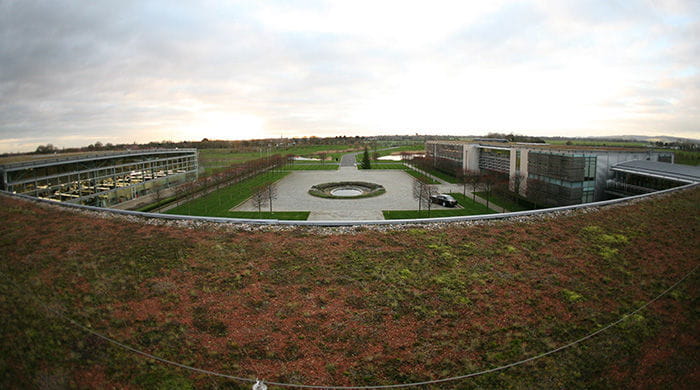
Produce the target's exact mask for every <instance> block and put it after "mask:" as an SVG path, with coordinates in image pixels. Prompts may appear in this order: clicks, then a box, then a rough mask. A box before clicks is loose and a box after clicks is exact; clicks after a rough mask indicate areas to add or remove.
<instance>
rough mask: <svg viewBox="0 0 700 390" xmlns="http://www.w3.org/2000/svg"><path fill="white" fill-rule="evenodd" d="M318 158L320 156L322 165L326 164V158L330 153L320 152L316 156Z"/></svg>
mask: <svg viewBox="0 0 700 390" xmlns="http://www.w3.org/2000/svg"><path fill="white" fill-rule="evenodd" d="M316 156H318V159H319V160H321V164H324V163H325V161H326V156H328V153H326V152H318V153H317V154H316Z"/></svg>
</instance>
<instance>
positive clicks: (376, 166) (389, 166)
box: [372, 161, 406, 169]
mask: <svg viewBox="0 0 700 390" xmlns="http://www.w3.org/2000/svg"><path fill="white" fill-rule="evenodd" d="M372 169H406V166H405V165H403V164H402V163H397V162H389V163H385V162H374V161H373V162H372Z"/></svg>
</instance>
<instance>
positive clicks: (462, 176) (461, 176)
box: [455, 168, 469, 198]
mask: <svg viewBox="0 0 700 390" xmlns="http://www.w3.org/2000/svg"><path fill="white" fill-rule="evenodd" d="M455 177H457V180H458V181H459V183H461V184H462V195H464V197H465V198H466V197H467V185H469V170H467V169H466V168H457V169H455Z"/></svg>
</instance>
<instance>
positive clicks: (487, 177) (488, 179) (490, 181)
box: [481, 172, 497, 208]
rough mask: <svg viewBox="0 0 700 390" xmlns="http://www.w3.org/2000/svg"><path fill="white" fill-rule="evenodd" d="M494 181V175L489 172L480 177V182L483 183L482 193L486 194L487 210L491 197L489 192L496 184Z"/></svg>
mask: <svg viewBox="0 0 700 390" xmlns="http://www.w3.org/2000/svg"><path fill="white" fill-rule="evenodd" d="M496 180H497V178H496V175H495V174H493V173H490V172H486V173H484V174H483V175H482V177H481V181H482V183H484V191H485V192H486V208H489V200H490V199H489V198H490V197H491V191H492V190H493V186H494V185H495V184H496Z"/></svg>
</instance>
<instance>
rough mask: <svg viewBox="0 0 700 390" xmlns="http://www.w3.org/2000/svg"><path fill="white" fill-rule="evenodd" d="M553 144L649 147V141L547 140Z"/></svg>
mask: <svg viewBox="0 0 700 390" xmlns="http://www.w3.org/2000/svg"><path fill="white" fill-rule="evenodd" d="M547 143H548V144H552V145H580V146H620V147H630V148H632V147H634V148H639V147H647V146H650V145H651V144H650V143H649V142H635V141H586V140H547Z"/></svg>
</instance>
